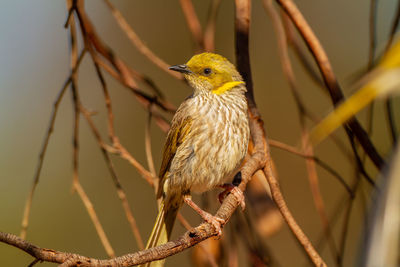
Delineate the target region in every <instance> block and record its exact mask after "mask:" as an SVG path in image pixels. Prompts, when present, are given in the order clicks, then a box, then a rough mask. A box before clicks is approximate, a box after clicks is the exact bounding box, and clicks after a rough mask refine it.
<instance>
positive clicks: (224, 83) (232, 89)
mask: <svg viewBox="0 0 400 267" xmlns="http://www.w3.org/2000/svg"><path fill="white" fill-rule="evenodd" d="M169 69H170V70H172V71H177V72H180V73H182V74H183V76H184V78H185V79H186V81H187V82H188V84H189V85H190V86H191V87H192V88H193V93H192V94H191V95H190V96H189V97H187V98H186V100H184V101H183V102H182V104H181V105H180V106H179V108H178V109H177V111H176V113H175V115H174V117H173V119H172V122H171V127H170V130H169V132H168V135H167V138H166V142H165V145H164V149H163V156H162V163H161V168H160V172H159V186H158V192H157V198H158V199H160V204H159V213H158V216H157V219H156V223H155V225H154V227H153V230H152V233H151V235H150V238H149V239H148V242H147V246H146V248H151V247H155V246H158V245H161V244H164V243H166V242H168V241H169V238H170V236H171V232H172V227H173V224H174V221H175V218H176V216H177V213H178V211H179V208H180V207H181V206H182V205H183V203H186V204H188V205H189V206H190V207H192V208H193V209H194V210H195V211H196V212H197V213H198V214H199V215H200V216H201V217H202V218H203V219H204V220H205V221H206V222H208V223H211V224H212V225H213V226H214V227H215V228H216V230H217V232H218V235H221V226H222V225H223V223H224V220H223V219H221V218H218V217H216V216H213V215H211V214H210V213H208V212H206V211H204V210H202V209H201V208H200V207H198V206H197V205H196V203H194V202H193V201H192V199H191V195H190V194H191V193H192V192H195V193H203V192H205V191H209V190H211V189H213V188H217V187H223V188H225V190H226V191H227V193H233V194H234V195H235V196H236V197H237V198H238V200H239V201H240V202H241V203H242V204H244V197H243V192H242V191H240V189H238V188H237V187H235V186H233V185H232V184H231V183H229V182H230V181H232V179H233V177H234V176H235V174H237V173H238V171H239V169H240V166H241V164H242V161H243V160H244V158H245V156H246V154H247V149H248V143H249V136H250V129H249V116H248V106H247V100H246V97H245V92H246V85H245V82H244V81H243V78H242V76H241V75H240V74H239V72H238V71H237V69H236V67H235V66H234V65H233V64H232V63H231V62H229V61H228V60H227V59H226V58H225V57H223V56H221V55H219V54H214V53H209V52H206V53H201V54H197V55H194V56H193V57H192V58H191V59H190V60H189V61H188V62H187V63H186V64H181V65H174V66H171V67H169ZM227 193H225V194H224V195H226V194H227ZM221 194H222V193H221ZM242 207H243V205H242ZM163 264H164V261H163V260H160V261H155V262H152V263H148V264H147V265H144V266H163Z"/></svg>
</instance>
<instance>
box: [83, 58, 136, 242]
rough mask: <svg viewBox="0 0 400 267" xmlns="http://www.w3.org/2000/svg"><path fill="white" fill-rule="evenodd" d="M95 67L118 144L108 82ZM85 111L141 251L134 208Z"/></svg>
mask: <svg viewBox="0 0 400 267" xmlns="http://www.w3.org/2000/svg"><path fill="white" fill-rule="evenodd" d="M94 65H95V68H96V73H97V75H98V77H99V80H100V82H101V86H102V89H103V93H104V101H105V103H106V108H107V114H108V131H109V137H110V140H111V142H113V143H118V138H117V136H116V135H115V131H114V121H113V117H114V114H113V112H112V106H111V98H110V94H109V93H108V89H107V85H106V82H105V80H104V77H103V74H102V73H101V70H100V67H99V66H98V65H97V64H96V63H95V62H94ZM83 110H84V109H83ZM84 111H85V114H84V116H85V117H86V119H87V120H88V122H89V125H90V127H91V128H92V131H93V133H94V135H95V137H96V138H97V141H98V143H99V146H100V148H101V151H102V152H103V156H104V159H105V161H106V163H107V166H108V168H109V171H110V174H111V177H112V179H113V182H114V185H115V187H116V189H117V193H118V197H119V199H120V200H121V203H122V207H123V208H124V212H125V216H126V218H127V220H128V223H129V225H130V227H131V231H132V233H133V235H134V237H135V240H136V242H137V245H138V247H139V249H143V248H144V244H143V239H142V237H141V235H140V231H139V229H138V227H137V224H136V220H135V217H134V216H133V212H132V208H131V207H130V205H129V202H128V199H127V196H126V193H125V190H124V189H123V187H122V185H121V182H120V180H119V178H118V176H117V173H116V171H115V169H114V165H113V163H112V161H111V159H110V157H109V155H108V153H107V151H106V150H105V149H104V147H103V146H102V145H101V144H103V143H104V142H103V141H102V140H101V137H100V134H99V133H98V131H97V129H96V127H95V126H94V123H93V122H92V121H91V118H90V115H89V113H88V112H87V111H86V110H84Z"/></svg>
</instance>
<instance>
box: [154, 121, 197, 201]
mask: <svg viewBox="0 0 400 267" xmlns="http://www.w3.org/2000/svg"><path fill="white" fill-rule="evenodd" d="M192 122H193V120H192V118H191V117H189V116H186V117H183V118H181V119H177V120H174V121H173V122H172V125H171V129H170V130H169V132H168V136H167V140H166V142H165V145H164V150H163V158H162V163H161V168H160V173H159V177H160V182H159V187H158V193H157V198H159V197H161V195H162V193H163V186H164V182H165V179H166V173H167V172H168V170H169V167H170V166H171V162H172V159H173V158H174V156H175V153H176V151H177V149H178V147H179V146H180V145H181V144H182V143H183V141H184V140H185V138H186V137H187V136H188V134H189V132H190V129H191V126H192Z"/></svg>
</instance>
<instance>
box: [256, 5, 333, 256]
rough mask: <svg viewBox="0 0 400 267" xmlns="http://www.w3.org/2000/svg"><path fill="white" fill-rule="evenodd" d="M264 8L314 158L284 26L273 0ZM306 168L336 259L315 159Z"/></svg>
mask: <svg viewBox="0 0 400 267" xmlns="http://www.w3.org/2000/svg"><path fill="white" fill-rule="evenodd" d="M263 3H264V7H265V9H266V11H267V12H268V14H269V16H270V17H271V20H272V23H273V26H274V29H275V33H276V36H277V42H278V50H279V56H280V61H281V65H282V70H283V73H284V75H285V76H286V79H287V80H288V82H289V85H290V89H291V92H292V95H293V96H294V98H295V102H296V106H297V109H298V113H299V119H300V127H301V142H302V150H303V152H304V154H307V155H311V156H313V155H314V153H313V148H312V146H311V144H310V142H309V132H308V130H307V128H306V126H305V108H304V104H303V101H302V100H301V97H300V94H299V89H298V86H297V81H296V78H295V75H294V71H293V68H292V64H291V61H290V58H289V52H288V47H287V39H286V36H285V30H284V28H283V24H282V22H281V20H280V17H279V14H278V12H277V11H276V10H275V8H274V6H273V5H272V0H264V1H263ZM306 166H307V173H308V180H309V183H310V188H311V193H312V196H313V200H314V205H315V207H316V209H317V212H318V215H319V217H320V220H321V223H322V226H323V229H324V232H325V236H326V238H327V239H328V241H329V245H330V249H331V253H332V255H333V257H334V258H335V259H337V258H338V253H337V249H336V245H335V242H334V240H333V236H332V231H331V227H330V225H329V220H328V218H327V215H326V211H325V205H324V201H323V198H322V195H321V192H320V189H319V179H318V174H317V170H316V166H315V162H314V160H313V159H310V158H306Z"/></svg>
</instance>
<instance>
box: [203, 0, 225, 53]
mask: <svg viewBox="0 0 400 267" xmlns="http://www.w3.org/2000/svg"><path fill="white" fill-rule="evenodd" d="M220 4H221V0H212V1H211V4H210V9H209V11H208V18H207V23H206V27H205V29H204V50H205V51H209V52H212V51H214V50H215V24H216V22H217V14H218V9H219V6H220Z"/></svg>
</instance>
